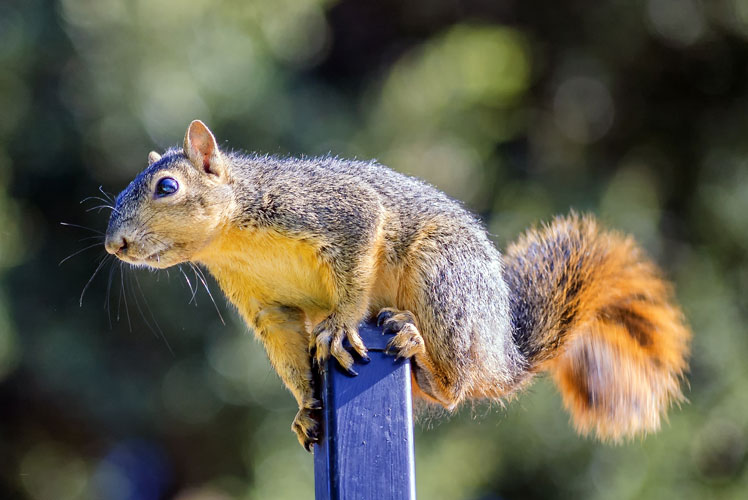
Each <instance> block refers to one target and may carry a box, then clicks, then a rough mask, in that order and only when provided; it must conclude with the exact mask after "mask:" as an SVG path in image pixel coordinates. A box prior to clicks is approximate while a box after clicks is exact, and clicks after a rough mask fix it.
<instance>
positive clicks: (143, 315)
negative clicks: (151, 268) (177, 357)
mask: <svg viewBox="0 0 748 500" xmlns="http://www.w3.org/2000/svg"><path fill="white" fill-rule="evenodd" d="M133 276H134V277H135V284H136V285H137V287H138V290H139V291H140V295H141V297H143V305H144V306H145V308H146V310H148V314H150V315H151V320H153V326H155V329H154V328H153V326H151V324H150V323H149V322H148V318H146V317H145V314H143V310H142V309H141V308H140V302H138V296H137V295H135V293H133V294H132V296H133V299H135V305H136V306H137V307H138V311H139V312H140V316H141V317H142V318H143V321H145V324H146V325H148V327H149V328H150V329H151V331H152V332H153V334H154V335H155V336H156V338H159V334H160V337H161V339H162V340H163V341H164V344H166V347H167V349H169V352H170V353H171V355H172V356H173V355H174V351H173V350H172V348H171V345H169V341H168V340H167V339H166V335H164V332H163V331H162V330H161V327H160V326H159V325H158V321H156V316H154V315H153V311H152V310H151V306H149V305H148V300H147V299H146V297H145V293H143V289H142V288H141V287H140V280H139V279H138V275H137V274H135V273H133Z"/></svg>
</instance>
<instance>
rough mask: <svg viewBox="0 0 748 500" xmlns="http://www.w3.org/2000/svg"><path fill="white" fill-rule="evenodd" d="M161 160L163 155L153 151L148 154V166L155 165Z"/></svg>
mask: <svg viewBox="0 0 748 500" xmlns="http://www.w3.org/2000/svg"><path fill="white" fill-rule="evenodd" d="M160 159H161V155H160V154H158V153H157V152H155V151H151V152H150V153H148V165H149V166H150V165H153V164H154V163H156V162H157V161H159V160H160Z"/></svg>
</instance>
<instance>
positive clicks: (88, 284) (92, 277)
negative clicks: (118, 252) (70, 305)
mask: <svg viewBox="0 0 748 500" xmlns="http://www.w3.org/2000/svg"><path fill="white" fill-rule="evenodd" d="M109 257H111V255H105V256H104V258H102V259H101V262H99V265H98V266H96V270H95V271H94V272H93V274H92V275H91V277H90V278H89V279H88V282H87V283H86V286H84V287H83V291H82V292H81V298H80V300H79V301H78V303H79V305H80V307H83V296H84V295H85V294H86V290H88V287H89V286H91V282H92V281H93V279H94V278H95V277H96V275H97V274H98V273H99V271H100V270H101V268H102V267H104V264H105V263H106V261H107V260H108V258H109Z"/></svg>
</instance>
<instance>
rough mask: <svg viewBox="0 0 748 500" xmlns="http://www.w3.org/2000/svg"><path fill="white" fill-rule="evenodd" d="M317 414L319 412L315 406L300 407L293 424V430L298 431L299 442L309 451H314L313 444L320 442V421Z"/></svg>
mask: <svg viewBox="0 0 748 500" xmlns="http://www.w3.org/2000/svg"><path fill="white" fill-rule="evenodd" d="M316 414H318V412H317V410H316V409H314V408H299V411H298V412H297V413H296V417H294V419H293V423H292V424H291V430H292V431H294V432H295V433H296V437H297V438H298V439H299V443H301V446H303V447H304V449H306V451H309V452H311V451H312V445H314V443H318V442H319V422H318V420H317V418H316V416H315V415H316Z"/></svg>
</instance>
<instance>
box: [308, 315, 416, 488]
mask: <svg viewBox="0 0 748 500" xmlns="http://www.w3.org/2000/svg"><path fill="white" fill-rule="evenodd" d="M359 333H360V334H361V339H362V340H363V341H364V344H366V347H367V348H368V349H369V357H370V358H371V362H369V363H366V364H364V363H362V362H361V361H360V360H357V361H356V364H355V365H354V369H355V370H356V371H357V372H358V376H355V377H351V376H349V375H348V374H346V373H345V372H344V371H343V370H341V369H340V367H339V366H338V364H337V362H336V361H335V360H334V359H332V358H331V359H330V360H329V361H328V362H327V366H325V367H323V369H322V373H321V375H320V380H319V383H320V384H321V387H320V391H321V397H322V404H323V410H322V432H321V437H320V442H319V444H317V445H315V446H314V490H315V498H316V500H328V499H329V500H348V499H372V498H373V499H376V500H390V499H408V500H413V499H415V497H416V493H415V491H416V490H415V458H414V452H413V407H412V402H411V392H410V360H407V359H400V360H397V361H396V360H395V358H394V356H392V355H388V354H385V352H384V350H385V348H386V346H387V342H389V340H390V339H391V338H392V337H391V336H390V335H382V330H381V328H378V327H376V326H375V325H373V324H370V323H365V324H364V323H362V324H361V327H360V328H359Z"/></svg>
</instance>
